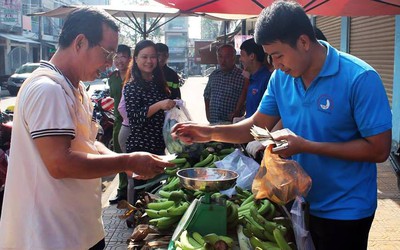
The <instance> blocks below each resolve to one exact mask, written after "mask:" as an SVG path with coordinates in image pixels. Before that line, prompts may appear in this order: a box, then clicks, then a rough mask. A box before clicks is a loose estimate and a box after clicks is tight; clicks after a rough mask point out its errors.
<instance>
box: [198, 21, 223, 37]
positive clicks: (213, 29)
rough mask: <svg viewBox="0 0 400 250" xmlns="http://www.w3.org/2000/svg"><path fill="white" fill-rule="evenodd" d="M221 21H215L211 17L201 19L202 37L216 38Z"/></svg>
mask: <svg viewBox="0 0 400 250" xmlns="http://www.w3.org/2000/svg"><path fill="white" fill-rule="evenodd" d="M220 23H221V21H215V20H212V19H209V18H202V19H201V38H202V39H208V40H214V39H215V38H216V37H217V36H218V30H219V28H218V27H219V26H220Z"/></svg>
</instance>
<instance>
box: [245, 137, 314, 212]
mask: <svg viewBox="0 0 400 250" xmlns="http://www.w3.org/2000/svg"><path fill="white" fill-rule="evenodd" d="M271 149H272V145H270V146H269V147H267V148H266V149H265V151H264V157H263V160H262V162H261V166H260V169H259V170H258V172H257V174H256V176H255V178H254V181H253V184H252V191H253V194H254V195H255V198H256V199H263V198H268V199H269V200H271V201H273V202H275V203H277V204H280V205H284V204H286V203H288V202H290V201H292V200H294V199H295V198H296V196H306V195H307V193H308V191H309V190H310V188H311V177H310V176H309V175H308V174H307V173H306V172H305V171H304V169H303V168H302V167H301V166H300V164H299V163H297V162H296V161H293V160H288V159H282V158H281V157H279V155H277V154H272V153H271Z"/></svg>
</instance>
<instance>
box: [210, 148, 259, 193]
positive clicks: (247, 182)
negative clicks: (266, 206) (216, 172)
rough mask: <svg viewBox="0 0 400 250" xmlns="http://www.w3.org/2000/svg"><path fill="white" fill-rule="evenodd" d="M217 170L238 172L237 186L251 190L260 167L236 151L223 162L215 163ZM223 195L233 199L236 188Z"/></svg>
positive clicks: (226, 191)
mask: <svg viewBox="0 0 400 250" xmlns="http://www.w3.org/2000/svg"><path fill="white" fill-rule="evenodd" d="M215 166H216V167H217V168H222V169H228V170H233V171H236V172H237V173H238V174H239V177H238V178H237V180H236V185H235V186H238V187H241V188H242V189H247V190H249V189H251V184H252V183H253V179H254V176H255V175H256V173H257V171H258V168H259V167H260V165H259V164H258V163H257V162H256V161H255V160H253V159H252V158H250V157H247V156H245V155H244V154H243V153H242V152H241V151H240V150H239V149H235V151H233V152H232V153H231V154H229V155H227V156H226V157H225V158H224V159H223V160H221V161H217V162H215ZM221 193H223V194H226V195H228V196H229V197H231V196H232V195H234V194H235V193H236V191H235V188H234V187H233V188H231V189H228V190H225V191H221Z"/></svg>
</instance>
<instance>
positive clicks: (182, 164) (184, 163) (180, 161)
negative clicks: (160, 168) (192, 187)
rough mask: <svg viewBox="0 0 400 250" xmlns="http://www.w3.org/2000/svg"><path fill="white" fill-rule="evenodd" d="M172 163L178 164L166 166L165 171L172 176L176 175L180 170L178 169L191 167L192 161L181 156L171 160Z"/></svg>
mask: <svg viewBox="0 0 400 250" xmlns="http://www.w3.org/2000/svg"><path fill="white" fill-rule="evenodd" d="M169 162H171V163H174V164H175V165H176V166H175V167H172V168H166V169H165V170H164V172H165V173H166V174H168V175H170V176H176V172H178V170H180V169H183V168H190V163H189V162H188V160H187V159H186V158H184V157H181V158H175V159H173V160H171V161H169Z"/></svg>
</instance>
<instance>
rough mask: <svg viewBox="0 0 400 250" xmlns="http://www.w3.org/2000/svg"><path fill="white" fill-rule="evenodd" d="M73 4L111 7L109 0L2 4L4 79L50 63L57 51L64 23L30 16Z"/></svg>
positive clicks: (10, 0)
mask: <svg viewBox="0 0 400 250" xmlns="http://www.w3.org/2000/svg"><path fill="white" fill-rule="evenodd" d="M72 4H74V5H82V4H87V5H94V4H98V5H108V4H109V0H82V1H79V0H55V1H54V0H0V76H5V75H10V74H12V73H13V72H14V71H15V69H17V68H18V67H19V66H21V65H22V64H24V63H26V62H38V61H40V60H41V59H44V60H48V59H49V58H50V57H51V56H52V54H53V53H54V52H55V50H56V47H57V42H58V35H59V33H60V30H61V27H62V25H63V20H62V19H58V18H49V17H40V16H28V14H30V13H35V12H41V11H49V10H52V9H55V8H57V7H59V6H61V5H72Z"/></svg>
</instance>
